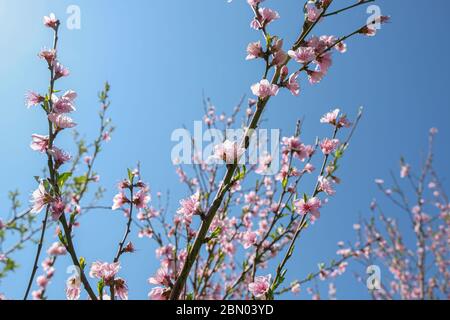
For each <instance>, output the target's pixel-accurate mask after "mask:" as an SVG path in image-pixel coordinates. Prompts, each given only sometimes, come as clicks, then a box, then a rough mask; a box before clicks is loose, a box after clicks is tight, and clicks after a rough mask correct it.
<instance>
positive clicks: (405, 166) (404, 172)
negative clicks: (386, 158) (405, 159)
mask: <svg viewBox="0 0 450 320" xmlns="http://www.w3.org/2000/svg"><path fill="white" fill-rule="evenodd" d="M410 169H411V166H410V165H409V164H403V165H402V166H401V168H400V178H402V179H403V178H406V177H407V176H409V171H410Z"/></svg>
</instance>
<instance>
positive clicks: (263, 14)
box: [250, 8, 280, 30]
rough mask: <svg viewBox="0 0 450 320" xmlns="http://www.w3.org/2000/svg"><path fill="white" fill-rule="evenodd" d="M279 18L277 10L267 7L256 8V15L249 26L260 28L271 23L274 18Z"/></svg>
mask: <svg viewBox="0 0 450 320" xmlns="http://www.w3.org/2000/svg"><path fill="white" fill-rule="evenodd" d="M279 18H280V15H279V14H278V12H276V11H274V10H272V9H269V8H259V9H258V17H257V18H255V19H253V21H252V22H251V23H250V26H251V27H252V28H253V29H256V30H258V29H261V28H264V27H265V26H267V25H268V24H269V23H271V22H272V21H274V20H277V19H279Z"/></svg>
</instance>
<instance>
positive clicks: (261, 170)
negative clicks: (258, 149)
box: [255, 154, 272, 175]
mask: <svg viewBox="0 0 450 320" xmlns="http://www.w3.org/2000/svg"><path fill="white" fill-rule="evenodd" d="M258 163H259V165H258V168H256V170H255V173H256V174H261V175H264V174H266V173H267V172H268V170H269V168H270V165H271V163H272V156H271V155H270V154H265V155H263V156H261V157H260V158H259V162H258Z"/></svg>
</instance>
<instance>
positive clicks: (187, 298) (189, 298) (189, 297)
mask: <svg viewBox="0 0 450 320" xmlns="http://www.w3.org/2000/svg"><path fill="white" fill-rule="evenodd" d="M186 300H194V294H193V293H192V292H189V293H188V294H187V295H186Z"/></svg>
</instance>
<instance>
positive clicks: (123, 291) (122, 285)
mask: <svg viewBox="0 0 450 320" xmlns="http://www.w3.org/2000/svg"><path fill="white" fill-rule="evenodd" d="M114 289H115V290H114V293H115V295H116V296H118V297H119V298H120V299H121V300H128V286H127V284H126V282H125V280H123V279H122V278H117V279H116V280H114Z"/></svg>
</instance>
